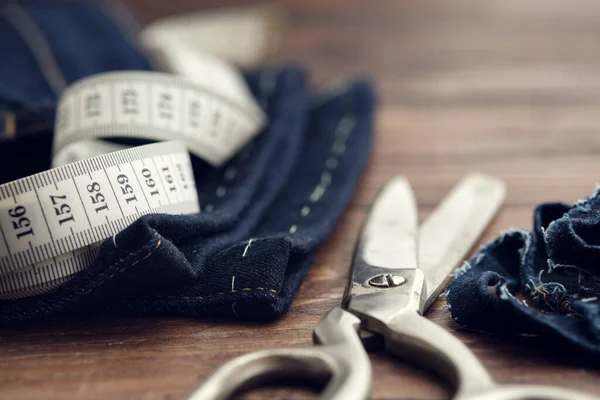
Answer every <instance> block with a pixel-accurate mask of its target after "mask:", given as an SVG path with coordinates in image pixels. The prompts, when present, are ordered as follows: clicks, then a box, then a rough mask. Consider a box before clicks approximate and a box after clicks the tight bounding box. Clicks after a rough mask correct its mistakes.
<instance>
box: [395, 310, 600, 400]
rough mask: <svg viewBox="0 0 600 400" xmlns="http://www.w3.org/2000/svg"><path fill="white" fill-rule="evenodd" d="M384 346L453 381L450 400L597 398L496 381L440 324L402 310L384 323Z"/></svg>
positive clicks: (585, 394) (549, 388) (569, 390)
mask: <svg viewBox="0 0 600 400" xmlns="http://www.w3.org/2000/svg"><path fill="white" fill-rule="evenodd" d="M384 329H387V332H385V333H384V336H385V340H386V344H385V345H386V349H387V350H388V351H389V352H391V353H393V354H395V355H396V356H398V357H400V358H403V359H408V360H409V361H411V362H414V363H415V364H419V365H421V366H422V367H424V368H426V369H428V370H431V371H432V372H434V373H436V374H438V375H441V376H442V378H446V379H447V380H448V381H449V382H450V383H452V384H453V386H454V389H455V392H454V396H453V400H600V397H598V396H595V395H592V394H588V393H584V392H580V391H576V390H571V389H564V388H560V387H554V386H541V385H498V384H496V383H495V382H494V381H493V380H492V377H491V376H490V374H489V373H488V372H487V370H486V369H485V368H484V366H483V365H482V364H481V362H480V361H479V359H478V358H477V357H476V356H475V354H473V352H471V350H469V348H468V347H467V346H465V345H464V344H463V342H461V341H460V340H459V339H458V338H456V337H455V336H454V335H452V334H451V333H450V332H448V331H446V330H445V329H444V328H442V327H441V326H439V325H437V324H436V323H434V322H432V321H430V320H428V319H427V318H424V317H422V316H421V315H419V314H418V313H417V312H415V311H412V310H406V312H403V313H402V314H400V315H399V316H397V317H396V318H394V319H393V320H392V321H391V322H390V323H388V324H387V325H386V327H385V328H384Z"/></svg>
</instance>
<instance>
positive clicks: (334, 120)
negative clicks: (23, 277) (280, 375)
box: [0, 27, 375, 325]
mask: <svg viewBox="0 0 600 400" xmlns="http://www.w3.org/2000/svg"><path fill="white" fill-rule="evenodd" d="M81 29H84V28H83V27H81ZM80 51H81V49H80V48H78V47H77V46H75V47H73V51H72V52H70V53H69V52H68V49H67V51H66V52H65V53H64V55H65V56H67V55H68V57H72V58H74V59H75V58H78V57H81V54H80V53H79V52H80ZM32 73H34V72H32ZM36 73H39V72H36ZM245 77H246V79H247V82H248V84H249V86H250V88H251V91H252V93H253V94H254V95H255V96H256V98H257V100H258V101H259V103H260V104H261V105H262V106H263V107H264V109H265V111H266V113H267V115H268V117H269V124H268V126H267V127H266V128H265V129H264V130H263V132H261V133H260V134H259V135H258V136H257V137H256V138H255V139H254V140H253V141H252V142H251V143H249V144H248V145H247V146H246V147H245V148H244V149H243V150H242V151H241V152H240V153H239V154H238V155H237V156H236V157H234V158H233V159H232V160H231V161H230V162H228V163H227V164H226V165H224V166H223V167H221V168H213V167H210V166H209V165H207V164H206V163H204V162H203V161H202V160H200V159H197V158H195V157H193V167H194V174H195V178H196V183H197V187H198V195H199V199H200V202H201V205H202V208H203V212H202V213H200V214H196V215H187V216H172V215H161V214H156V215H148V216H145V217H143V218H141V219H139V220H138V221H137V222H135V223H134V224H132V225H131V226H130V227H128V228H127V229H125V230H124V231H123V232H121V233H119V234H118V235H116V237H115V240H114V241H113V240H112V239H109V240H106V241H105V242H104V243H103V244H102V246H101V249H100V254H99V256H98V258H97V260H96V261H95V263H94V264H93V265H92V266H90V267H89V268H88V269H87V270H85V271H83V272H81V273H79V274H78V275H77V276H76V277H75V278H74V279H72V280H71V281H69V282H67V283H66V284H64V285H63V286H61V287H60V288H58V289H57V290H56V291H55V292H53V293H51V294H48V295H45V296H38V297H32V298H27V299H20V300H10V301H1V302H0V324H2V325H10V324H14V323H18V322H23V321H28V320H36V319H41V318H47V317H51V316H55V315H60V314H65V313H81V312H84V313H86V314H89V313H91V312H104V313H125V314H129V315H185V316H199V317H208V316H210V317H214V316H221V317H229V318H242V319H250V320H267V319H271V318H275V317H277V316H280V315H281V314H282V313H284V312H285V311H286V310H287V309H288V307H289V306H290V304H291V301H292V299H293V297H294V296H295V294H296V292H297V290H298V288H299V286H300V284H301V282H302V279H303V278H304V276H305V275H306V273H307V271H308V269H309V267H310V265H311V262H312V259H313V257H314V254H315V252H316V251H317V249H318V246H319V244H320V243H321V242H322V241H323V240H324V239H325V237H326V235H327V234H328V233H329V232H330V231H331V230H332V228H333V226H334V224H335V222H336V221H337V219H338V217H339V216H340V214H341V213H342V211H343V209H344V207H345V206H346V204H347V203H348V202H349V201H350V199H351V197H352V193H353V192H354V190H355V186H356V183H357V180H358V177H359V175H360V172H361V170H362V168H363V166H364V164H365V162H366V161H367V158H368V155H369V150H370V144H371V133H372V128H373V116H374V105H375V100H374V93H373V89H372V87H371V85H370V84H369V83H368V82H366V81H356V82H351V83H348V84H347V85H345V86H343V87H335V88H331V89H330V90H324V91H322V92H316V93H311V91H310V89H309V86H308V83H307V78H308V77H307V74H306V72H305V71H304V70H303V69H302V68H300V67H298V66H293V65H288V66H281V67H271V68H267V69H265V70H263V71H256V72H252V73H248V74H246V76H245ZM0 80H2V78H1V77H0ZM0 85H1V83H0ZM0 107H1V105H0ZM18 140H19V139H18V137H17V138H12V139H8V138H7V139H5V142H2V143H0V149H1V148H3V147H5V146H7V143H8V142H11V141H18ZM27 142H30V141H29V140H27ZM9 146H10V145H9ZM0 151H1V150H0ZM20 151H22V150H20ZM44 151H48V152H49V151H50V149H49V147H48V148H46V149H44ZM38 161H39V160H38ZM47 161H48V160H43V162H42V161H40V164H39V165H37V168H39V169H45V168H47V167H48V165H47ZM15 165H16V164H11V163H10V162H9V163H6V164H3V165H1V166H0V167H2V169H0V174H1V175H0V176H2V177H6V176H9V175H10V174H8V175H7V171H6V169H7V168H15ZM17 168H19V167H17ZM18 172H19V173H20V175H24V173H23V170H19V171H18Z"/></svg>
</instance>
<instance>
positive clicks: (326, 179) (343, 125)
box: [289, 114, 356, 234]
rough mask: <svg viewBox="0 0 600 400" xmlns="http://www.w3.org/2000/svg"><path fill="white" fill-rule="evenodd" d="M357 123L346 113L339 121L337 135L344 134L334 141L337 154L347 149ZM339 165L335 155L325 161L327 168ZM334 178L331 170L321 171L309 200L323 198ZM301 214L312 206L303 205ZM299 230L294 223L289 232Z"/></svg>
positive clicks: (305, 212) (306, 213)
mask: <svg viewBox="0 0 600 400" xmlns="http://www.w3.org/2000/svg"><path fill="white" fill-rule="evenodd" d="M355 125H356V121H355V118H354V116H352V115H349V114H348V115H344V116H343V117H342V118H341V119H340V121H339V122H338V125H337V127H336V136H340V135H344V137H343V138H339V137H338V139H337V140H336V141H335V142H334V143H333V146H332V151H333V152H334V153H335V154H337V155H341V154H344V152H345V151H346V144H345V140H346V138H347V137H348V134H349V133H350V131H351V130H352V128H354V126H355ZM337 166H338V160H337V159H336V158H335V157H329V158H327V160H326V161H325V167H326V168H327V169H335V168H337ZM332 179H333V177H332V175H331V172H329V171H323V172H322V173H321V181H320V182H319V184H318V185H317V186H316V187H315V189H314V190H313V192H312V193H311V194H310V197H309V200H310V201H311V203H316V202H318V201H319V200H321V198H322V197H323V195H324V194H325V192H326V191H327V188H329V185H330V184H331V180H332ZM300 214H301V215H302V216H303V217H306V216H307V215H308V214H310V207H309V206H307V205H305V206H303V207H302V210H301V211H300ZM297 230H298V226H297V225H292V226H291V227H290V230H289V232H290V233H291V234H293V233H295V232H296V231H297Z"/></svg>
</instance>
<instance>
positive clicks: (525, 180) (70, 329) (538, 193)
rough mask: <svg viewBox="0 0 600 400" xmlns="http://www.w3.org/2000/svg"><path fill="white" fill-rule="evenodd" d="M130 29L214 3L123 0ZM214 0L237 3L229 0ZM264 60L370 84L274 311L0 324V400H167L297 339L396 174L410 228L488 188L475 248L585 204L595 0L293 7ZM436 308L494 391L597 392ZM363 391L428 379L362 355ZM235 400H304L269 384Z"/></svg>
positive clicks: (425, 389)
mask: <svg viewBox="0 0 600 400" xmlns="http://www.w3.org/2000/svg"><path fill="white" fill-rule="evenodd" d="M127 3H128V4H129V5H130V6H131V7H132V9H133V10H134V12H135V13H136V14H137V15H138V16H139V17H140V20H141V21H142V23H148V22H150V21H152V20H155V19H157V18H159V17H161V16H164V15H168V14H173V13H177V12H183V11H189V10H194V9H200V8H203V7H212V6H215V5H217V4H224V2H223V1H217V0H213V1H192V0H189V1H184V0H170V1H158V0H156V1H154V0H153V1H146V0H130V1H128V2H127ZM226 3H236V4H238V3H250V2H248V1H246V2H239V1H238V2H232V1H228V2H226ZM281 4H282V5H283V6H284V7H285V9H286V10H287V13H288V24H287V30H286V35H285V39H284V49H283V52H282V54H281V56H280V58H281V59H282V60H297V61H300V62H301V63H303V64H305V65H306V66H307V67H309V68H310V70H311V71H312V72H313V81H314V83H315V85H318V84H320V83H323V82H326V81H327V80H329V79H332V78H338V77H351V76H355V75H368V76H370V77H371V78H372V79H373V81H374V82H375V84H376V85H377V87H378V90H379V95H380V106H379V110H378V118H377V132H376V144H375V149H374V153H373V155H372V159H371V162H370V164H369V166H368V168H367V170H366V171H365V173H364V175H363V178H362V181H361V183H360V186H359V188H358V191H357V193H356V196H355V197H354V199H353V201H352V205H351V206H350V207H349V209H348V210H347V212H346V213H345V215H344V217H343V218H342V219H341V221H340V222H339V224H338V225H337V227H336V229H335V231H334V232H333V234H332V235H331V236H330V238H329V239H328V240H327V242H326V244H325V245H324V246H323V248H322V249H321V251H320V253H319V256H318V257H317V259H316V262H315V264H314V266H313V268H312V270H311V272H310V274H309V276H308V278H307V279H306V281H305V282H304V284H303V286H302V289H301V291H300V293H299V295H298V297H297V298H296V300H295V301H294V303H293V305H292V307H291V310H290V311H289V313H288V314H287V315H286V316H285V317H283V318H281V319H280V320H278V321H276V322H273V323H271V324H267V325H253V324H246V323H236V322H229V323H224V322H214V321H203V320H195V319H184V318H103V319H96V318H92V317H90V318H89V319H88V320H73V319H61V320H57V321H55V322H53V323H52V324H51V325H50V326H48V325H44V326H40V327H30V328H21V329H12V330H2V331H0V397H1V398H3V399H46V400H51V399H66V398H81V399H148V400H155V399H156V400H158V399H182V398H185V396H186V395H187V394H188V393H190V391H192V389H193V388H194V387H195V386H196V385H197V384H198V383H199V382H200V381H201V380H202V379H203V378H204V377H206V376H207V375H208V374H209V373H210V372H211V371H213V370H214V368H216V367H217V366H218V365H220V364H222V363H223V362H225V361H227V360H230V359H231V358H233V357H235V356H238V355H240V354H243V353H246V352H249V351H254V350H260V349H269V348H274V347H281V346H310V345H311V339H312V329H313V327H314V326H315V324H316V323H317V321H318V320H319V318H320V317H321V316H322V315H323V314H324V313H325V312H326V311H327V310H328V309H329V308H330V307H332V306H334V305H336V304H337V303H338V302H339V300H340V298H341V295H342V292H343V288H344V285H345V281H346V277H347V273H348V266H349V263H350V260H351V256H352V248H353V244H354V240H355V237H356V235H357V233H358V229H359V226H360V223H361V221H362V218H363V217H364V215H365V211H366V209H367V207H368V205H369V204H370V203H371V202H372V201H373V199H374V198H375V195H376V192H377V190H378V188H379V187H380V186H381V185H382V184H383V183H384V182H385V181H386V180H387V179H388V178H390V177H391V176H392V175H394V174H398V173H402V174H405V175H407V176H408V178H409V179H410V181H411V182H412V184H413V186H414V190H415V192H416V196H417V199H418V202H419V205H420V211H421V218H423V217H425V216H426V215H427V214H428V213H429V212H430V211H431V210H432V208H433V207H434V206H435V205H436V204H437V203H438V202H439V201H440V200H441V199H442V198H443V196H444V195H445V193H446V192H447V191H448V190H449V189H450V188H451V187H452V186H453V185H454V184H455V183H456V182H457V181H458V180H459V179H460V178H461V176H463V174H465V173H467V172H470V171H481V172H486V173H489V174H493V175H495V176H497V177H499V178H501V179H504V180H505V181H506V182H507V185H508V199H507V202H506V205H505V207H504V208H503V210H502V211H501V213H500V215H499V216H498V218H497V219H496V220H495V221H494V223H493V224H492V226H491V227H490V228H489V230H488V231H487V233H486V235H485V237H484V239H483V241H488V240H490V239H492V238H493V237H495V236H496V235H497V234H498V233H499V232H500V231H501V230H504V229H507V228H509V227H523V228H529V227H530V226H531V214H532V210H533V208H534V207H535V205H536V204H538V203H540V202H544V201H565V202H573V201H575V200H577V199H580V198H583V197H585V196H586V195H588V194H590V193H591V192H592V191H593V190H594V188H595V184H596V183H597V182H598V174H599V171H600V157H599V156H598V155H599V154H600V135H599V133H598V132H599V130H600V118H599V112H598V111H599V107H600V90H599V89H600V46H599V45H598V37H599V35H600V25H599V24H598V18H600V3H599V2H597V1H596V0H590V1H578V2H570V1H564V0H528V1H522V0H497V1H477V0H473V1H467V0H453V1H446V0H432V1H410V2H409V1H393V0H378V1H364V0H327V1H323V0H296V1H283V2H282V3H281ZM442 306H443V303H442V301H439V302H438V303H437V304H435V305H434V307H433V309H432V310H431V311H430V312H429V313H428V315H427V317H429V318H431V319H433V320H434V321H436V322H437V323H439V324H440V325H442V326H444V327H446V328H447V329H448V330H450V331H452V332H453V333H455V334H456V335H457V336H458V337H459V338H460V339H461V340H462V341H464V342H465V343H466V344H467V345H468V346H469V347H470V348H471V349H473V350H474V351H475V352H476V354H477V356H478V357H480V358H481V359H482V361H483V364H484V365H485V366H486V367H487V368H489V369H490V371H491V373H492V375H493V376H494V378H495V379H496V380H498V381H499V382H506V383H508V382H510V383H538V384H555V385H560V386H565V387H570V388H579V389H583V390H587V391H590V392H594V393H597V394H600V385H599V384H598V379H600V371H599V370H598V369H594V368H592V367H585V368H584V367H583V366H582V365H581V364H580V363H578V360H577V359H576V358H575V357H568V355H567V356H565V354H564V351H561V345H560V343H558V342H554V341H552V340H532V339H519V340H517V339H505V338H504V339H503V338H496V337H492V336H488V335H484V334H481V333H472V332H466V331H464V330H461V329H460V328H458V327H457V326H456V325H455V324H453V322H452V320H451V319H450V318H449V315H448V313H447V311H446V310H445V309H444V308H443V307H442ZM372 361H373V369H374V375H373V376H374V382H373V394H372V398H373V399H380V400H383V399H404V400H408V399H419V400H424V399H443V398H446V397H447V396H448V395H449V392H448V390H447V389H445V388H444V387H443V386H442V384H441V383H440V382H439V381H438V380H436V379H435V378H433V377H431V376H429V375H427V374H426V373H423V372H421V371H420V370H418V369H415V368H412V367H410V366H407V365H404V364H402V363H400V362H398V361H395V360H393V359H390V358H388V357H386V356H385V355H383V354H381V355H379V354H378V355H373V356H372ZM243 398H244V399H259V398H278V399H306V398H314V395H313V394H312V393H311V392H309V391H302V390H290V389H288V388H276V389H270V390H263V391H256V392H253V393H251V394H248V395H245V396H244V397H243Z"/></svg>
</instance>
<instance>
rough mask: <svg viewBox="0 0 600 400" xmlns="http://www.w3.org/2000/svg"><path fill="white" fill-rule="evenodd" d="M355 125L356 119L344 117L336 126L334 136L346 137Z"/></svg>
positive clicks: (348, 116) (349, 116) (350, 116)
mask: <svg viewBox="0 0 600 400" xmlns="http://www.w3.org/2000/svg"><path fill="white" fill-rule="evenodd" d="M355 125H356V119H355V118H354V116H352V115H344V116H343V117H342V119H341V120H340V123H339V124H338V129H337V132H336V135H339V136H347V135H348V134H349V133H350V132H351V131H352V129H353V128H354V126H355Z"/></svg>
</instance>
